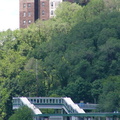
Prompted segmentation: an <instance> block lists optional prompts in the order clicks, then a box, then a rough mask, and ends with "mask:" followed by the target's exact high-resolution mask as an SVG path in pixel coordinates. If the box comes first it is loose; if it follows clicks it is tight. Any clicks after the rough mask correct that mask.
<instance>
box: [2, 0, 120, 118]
mask: <svg viewBox="0 0 120 120" xmlns="http://www.w3.org/2000/svg"><path fill="white" fill-rule="evenodd" d="M109 1H111V2H113V1H114V0H109ZM117 3H119V0H116V1H114V4H115V5H117V6H116V7H115V9H111V3H110V4H109V5H108V3H107V0H92V1H90V2H89V3H88V4H87V5H86V6H79V5H78V4H75V3H74V4H71V3H68V2H64V3H63V4H61V5H60V6H59V8H58V9H57V10H56V17H55V18H51V19H50V20H48V21H40V20H38V21H36V23H34V24H32V25H31V26H30V27H28V28H26V29H20V30H14V31H11V30H7V31H4V32H0V101H1V103H0V119H1V120H2V119H4V120H6V119H8V118H9V116H10V115H11V114H12V110H11V109H12V108H11V103H12V101H11V100H12V97H13V96H53V95H55V96H69V97H71V98H72V99H73V100H74V102H80V101H81V100H84V102H94V103H99V102H100V103H101V104H102V105H101V110H102V111H108V110H109V111H113V110H119V100H120V98H119V97H118V94H119V89H118V88H116V86H117V84H119V81H118V79H119V75H120V67H119V66H120V12H119V9H118V8H119V4H117ZM113 8H114V7H113ZM111 76H112V77H111ZM113 80H114V82H113ZM108 83H110V84H108ZM109 85H111V86H109ZM110 88H113V89H114V90H113V91H112V90H110ZM115 88H116V89H115ZM106 91H107V92H106ZM107 93H108V94H107ZM112 95H114V97H113V96H112ZM105 97H106V98H105ZM104 99H106V102H105V106H104V107H103V104H104V102H103V101H104ZM107 101H109V102H107ZM111 104H112V105H113V106H112V107H111ZM117 106H118V107H117ZM8 108H10V110H9V109H8ZM109 108H111V109H109ZM9 111H10V112H9Z"/></svg>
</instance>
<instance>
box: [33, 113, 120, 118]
mask: <svg viewBox="0 0 120 120" xmlns="http://www.w3.org/2000/svg"><path fill="white" fill-rule="evenodd" d="M34 116H41V117H49V116H66V117H70V116H76V117H120V113H79V114H38V115H34Z"/></svg>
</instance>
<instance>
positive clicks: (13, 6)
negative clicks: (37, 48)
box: [0, 0, 19, 31]
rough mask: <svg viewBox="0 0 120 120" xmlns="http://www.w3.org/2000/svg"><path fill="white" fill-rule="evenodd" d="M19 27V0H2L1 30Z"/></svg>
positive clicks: (0, 12)
mask: <svg viewBox="0 0 120 120" xmlns="http://www.w3.org/2000/svg"><path fill="white" fill-rule="evenodd" d="M18 28H19V0H0V31H5V30H7V29H11V30H15V29H18Z"/></svg>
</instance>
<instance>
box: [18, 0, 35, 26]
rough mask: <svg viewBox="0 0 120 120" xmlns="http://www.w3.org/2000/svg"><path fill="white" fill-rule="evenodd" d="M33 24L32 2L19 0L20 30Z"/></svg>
mask: <svg viewBox="0 0 120 120" xmlns="http://www.w3.org/2000/svg"><path fill="white" fill-rule="evenodd" d="M31 23H34V0H20V23H19V24H20V28H26V27H28V26H29V25H30V24H31Z"/></svg>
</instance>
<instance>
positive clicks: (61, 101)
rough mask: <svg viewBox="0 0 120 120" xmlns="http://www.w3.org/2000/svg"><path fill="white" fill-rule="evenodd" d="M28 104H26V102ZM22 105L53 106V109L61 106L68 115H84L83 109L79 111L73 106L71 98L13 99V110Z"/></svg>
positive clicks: (78, 108) (75, 105)
mask: <svg viewBox="0 0 120 120" xmlns="http://www.w3.org/2000/svg"><path fill="white" fill-rule="evenodd" d="M23 100H24V101H23ZM27 100H28V101H29V104H28V101H27ZM21 101H22V103H24V104H25V103H27V105H28V106H29V105H30V103H31V104H34V105H35V106H40V105H42V106H45V107H46V106H47V105H50V106H53V108H56V107H58V105H60V106H61V108H63V109H64V110H65V111H66V112H67V113H68V114H70V113H85V112H84V110H83V109H81V108H80V107H79V106H78V105H77V104H75V103H74V102H73V101H72V100H71V98H68V97H65V98H64V97H27V98H26V99H25V97H20V98H17V97H15V98H13V108H15V107H16V108H17V107H19V106H21Z"/></svg>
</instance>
